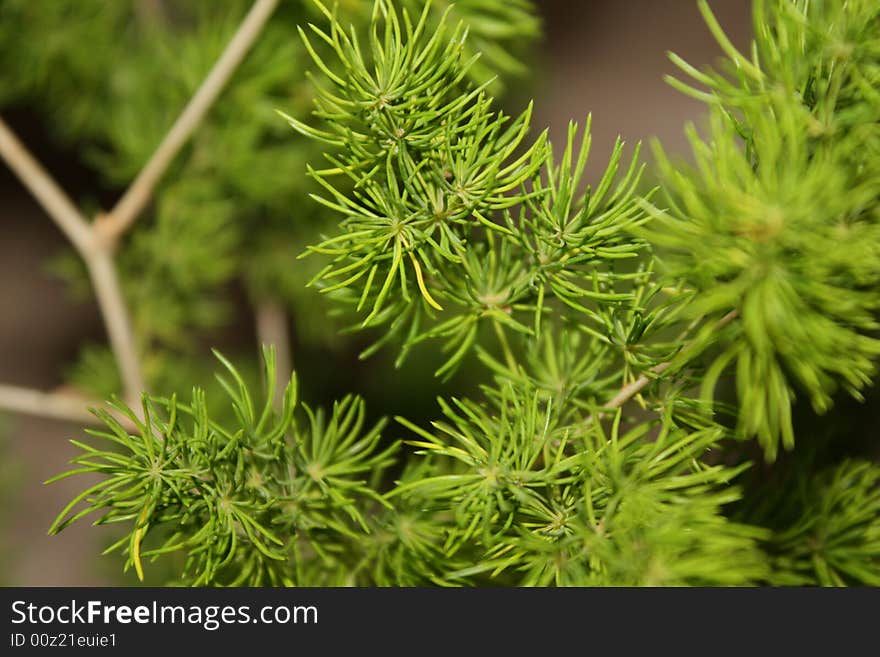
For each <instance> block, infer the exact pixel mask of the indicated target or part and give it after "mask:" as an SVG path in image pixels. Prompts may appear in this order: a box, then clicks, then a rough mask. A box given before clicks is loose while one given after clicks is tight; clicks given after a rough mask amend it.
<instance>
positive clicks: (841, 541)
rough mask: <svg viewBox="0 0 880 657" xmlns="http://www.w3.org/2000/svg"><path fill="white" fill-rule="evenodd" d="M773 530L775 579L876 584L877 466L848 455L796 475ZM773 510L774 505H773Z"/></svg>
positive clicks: (879, 550) (879, 578)
mask: <svg viewBox="0 0 880 657" xmlns="http://www.w3.org/2000/svg"><path fill="white" fill-rule="evenodd" d="M782 508H783V510H784V511H785V515H786V516H787V517H786V518H785V520H786V523H785V526H783V527H782V528H780V529H779V530H778V531H777V532H776V533H775V534H774V536H773V539H772V542H771V552H772V553H775V554H776V555H777V563H776V572H775V573H774V582H775V583H778V584H782V585H795V586H803V585H805V584H806V585H809V584H812V583H814V582H817V583H819V584H821V585H822V586H847V585H851V584H861V585H868V586H878V585H880V522H878V518H880V468H878V467H877V466H876V465H875V464H873V463H869V462H866V461H862V460H847V461H844V462H843V463H840V464H839V465H837V466H835V467H832V468H827V469H825V470H824V471H821V472H819V473H817V474H815V475H813V476H812V477H810V478H808V479H807V478H801V479H800V480H799V481H797V483H796V486H795V487H794V490H793V491H792V494H791V495H790V497H789V499H788V500H786V502H785V505H784V506H783V507H782ZM777 513H778V511H777Z"/></svg>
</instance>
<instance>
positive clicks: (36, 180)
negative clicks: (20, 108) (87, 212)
mask: <svg viewBox="0 0 880 657" xmlns="http://www.w3.org/2000/svg"><path fill="white" fill-rule="evenodd" d="M0 156H2V157H3V159H4V160H5V161H6V164H8V165H9V168H10V169H12V171H13V172H14V173H15V175H17V176H18V178H19V180H21V182H22V183H23V184H24V186H25V187H27V188H28V190H30V192H31V194H33V195H34V198H35V199H37V201H39V203H40V205H42V206H43V209H44V210H46V212H47V213H48V215H49V216H50V217H51V218H52V220H53V221H54V222H55V223H56V224H58V227H59V228H60V229H61V230H62V232H63V233H64V234H65V235H66V236H67V239H69V240H70V241H71V243H73V246H74V247H75V248H76V250H77V251H78V252H79V253H80V255H82V256H83V257H85V255H86V253H88V252H90V251H91V250H92V248H93V242H94V240H93V239H92V231H91V227H90V225H89V222H88V221H87V220H86V219H85V217H83V215H82V214H81V213H80V211H79V210H78V209H77V207H76V205H74V203H73V201H71V200H70V197H68V196H67V194H65V193H64V191H63V190H62V189H61V188H60V187H59V186H58V184H57V183H56V182H55V181H54V180H53V179H52V177H51V176H50V175H49V174H48V173H47V172H46V170H45V169H44V168H43V167H42V166H41V165H40V163H39V162H37V161H36V160H35V159H34V157H33V156H32V155H31V154H30V153H29V152H28V150H27V148H25V146H24V144H22V143H21V141H19V139H18V137H16V135H15V133H14V132H12V130H11V129H10V128H9V126H8V125H6V122H5V121H3V119H2V118H0Z"/></svg>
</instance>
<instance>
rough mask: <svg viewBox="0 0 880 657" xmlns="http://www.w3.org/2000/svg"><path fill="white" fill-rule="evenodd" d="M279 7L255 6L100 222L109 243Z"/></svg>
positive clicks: (264, 1)
mask: <svg viewBox="0 0 880 657" xmlns="http://www.w3.org/2000/svg"><path fill="white" fill-rule="evenodd" d="M277 5H278V0H257V1H256V2H254V4H253V7H251V10H250V11H249V12H248V15H247V16H246V17H245V19H244V21H243V22H242V24H241V26H240V27H239V28H238V31H237V32H236V33H235V36H233V37H232V40H231V41H230V42H229V44H228V45H227V46H226V50H224V51H223V54H222V55H221V56H220V59H218V60H217V63H216V64H214V67H213V68H212V69H211V72H210V73H209V74H208V77H206V78H205V80H204V82H202V85H201V86H200V87H199V89H198V91H196V93H195V95H194V96H193V97H192V99H191V100H190V101H189V103H188V104H187V105H186V107H185V108H184V109H183V112H182V113H181V114H180V116H179V117H178V118H177V121H175V123H174V125H173V126H172V127H171V130H169V131H168V134H166V135H165V138H164V139H163V140H162V143H161V144H159V147H158V148H157V149H156V152H155V153H153V156H152V157H151V158H150V160H149V161H148V162H147V164H146V165H145V166H144V168H143V169H142V170H141V172H140V173H139V174H138V176H137V178H136V179H135V180H134V182H133V183H132V184H131V186H130V187H129V188H128V190H127V191H126V192H125V194H124V195H123V196H122V198H121V199H119V202H118V203H117V204H116V206H115V207H114V208H113V210H112V211H111V212H110V213H109V214H106V215H104V216H103V217H101V218H100V219H99V222H98V223H99V224H103V225H102V226H101V232H102V233H103V235H104V237H105V238H107V239H108V240H109V241H110V242H113V241H115V240H118V239H119V237H120V236H121V235H122V234H123V233H125V231H126V230H128V229H129V228H130V227H131V225H132V224H133V223H134V222H135V220H136V219H137V218H138V215H140V213H141V212H142V211H143V209H144V208H145V207H146V205H147V203H149V200H150V196H151V195H152V193H153V189H154V188H155V187H156V185H157V184H158V182H159V180H160V179H161V177H162V175H163V174H164V173H165V171H166V170H167V169H168V166H169V165H170V164H171V162H172V160H173V159H174V157H175V156H176V155H177V153H178V152H179V151H180V149H181V148H182V147H183V145H184V144H185V143H186V141H187V140H188V139H189V137H190V135H192V133H193V131H194V130H195V128H196V126H197V125H198V124H199V123H200V122H201V120H202V118H204V116H205V114H206V113H207V111H208V110H209V109H210V107H211V105H213V103H214V101H215V100H216V99H217V97H218V96H219V95H220V92H221V91H222V90H223V87H224V86H225V85H226V83H227V82H228V81H229V78H230V77H232V74H233V73H234V72H235V70H236V69H237V68H238V65H239V64H240V63H241V61H242V60H243V59H244V56H245V55H246V54H247V52H248V50H250V48H251V46H252V45H253V43H254V41H256V39H257V36H259V34H260V31H261V30H262V29H263V25H265V23H266V21H267V20H268V19H269V17H270V16H271V15H272V12H273V11H274V10H275V7H276V6H277Z"/></svg>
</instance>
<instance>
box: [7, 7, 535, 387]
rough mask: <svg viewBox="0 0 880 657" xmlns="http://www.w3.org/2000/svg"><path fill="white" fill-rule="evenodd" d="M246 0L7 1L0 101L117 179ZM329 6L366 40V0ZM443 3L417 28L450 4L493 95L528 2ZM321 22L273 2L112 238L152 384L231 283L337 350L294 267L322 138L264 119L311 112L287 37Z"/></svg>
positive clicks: (185, 93)
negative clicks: (154, 183) (255, 35)
mask: <svg viewBox="0 0 880 657" xmlns="http://www.w3.org/2000/svg"><path fill="white" fill-rule="evenodd" d="M250 4H251V3H250V2H249V0H232V1H230V2H214V1H212V0H186V1H184V2H173V3H170V2H158V3H139V2H112V3H107V2H104V1H103V0H60V1H58V2H31V1H30V0H4V1H3V2H2V3H0V68H2V69H3V71H4V81H3V85H2V87H3V88H2V89H0V105H6V104H9V103H14V102H18V103H23V102H32V103H34V104H35V105H36V106H37V107H38V108H39V109H40V111H41V112H42V113H43V114H44V115H45V116H46V118H47V121H46V123H47V125H48V126H49V128H50V130H52V131H53V132H55V133H57V134H58V135H59V136H60V137H61V138H62V139H64V140H65V141H68V142H71V143H73V144H74V145H80V144H82V145H83V147H82V151H83V153H84V157H83V159H84V160H85V164H87V165H88V166H89V167H91V168H92V169H94V170H95V171H96V172H97V173H98V174H99V176H100V178H101V179H102V180H103V181H105V183H106V184H107V185H108V186H111V187H117V186H124V185H127V184H128V183H129V182H130V181H131V180H132V179H133V177H134V176H135V175H136V174H137V173H138V171H140V169H141V167H143V165H144V164H145V163H146V162H147V160H148V159H149V157H150V156H151V155H152V153H153V151H154V150H155V149H156V147H157V146H158V145H159V143H160V141H161V139H162V138H163V137H164V135H165V133H166V132H167V131H168V129H169V128H170V127H171V125H172V124H173V122H174V120H175V119H176V118H177V116H178V115H179V114H180V112H181V111H182V110H183V107H184V106H185V104H186V103H187V101H188V100H189V99H190V97H191V96H192V95H193V93H194V92H195V90H196V89H197V88H198V85H199V84H200V83H201V82H202V80H203V79H204V78H205V76H206V75H207V73H208V71H209V70H210V68H211V66H212V65H213V64H214V62H215V61H216V59H217V57H218V56H219V55H220V53H221V52H222V50H223V48H224V47H225V45H226V43H227V42H228V41H229V39H230V37H231V35H232V34H233V33H234V31H235V29H236V28H237V27H238V24H239V23H240V21H241V19H242V17H243V16H244V15H245V12H246V11H247V9H248V7H249V6H250ZM405 4H408V5H411V6H412V7H417V9H418V11H420V12H421V10H422V7H423V3H422V2H421V0H407V2H406V3H405ZM337 5H338V12H339V19H340V21H342V22H344V23H345V24H347V25H348V24H350V25H352V26H353V29H355V31H356V32H357V33H358V34H359V35H360V38H364V37H365V36H366V33H367V30H368V27H369V22H370V15H371V10H372V6H373V5H372V2H369V1H368V0H345V1H343V2H339V3H337ZM449 5H450V3H447V2H445V1H444V2H437V3H434V5H433V6H432V7H431V8H430V10H429V11H428V12H426V29H427V30H431V31H433V30H434V29H436V28H437V27H438V25H439V24H440V23H441V19H442V16H443V13H444V12H446V11H449V12H451V13H452V14H454V15H455V16H456V17H458V18H460V19H461V20H463V21H465V22H466V24H467V25H468V31H469V33H470V34H471V35H472V37H473V38H472V41H469V42H468V46H467V48H468V55H467V56H468V57H472V56H473V55H474V50H473V48H474V47H475V46H478V45H479V44H483V45H486V46H487V47H486V49H485V51H484V52H483V54H482V56H481V58H480V59H481V62H482V65H481V66H474V67H473V68H472V69H471V75H472V76H473V77H474V79H480V82H481V83H491V85H492V88H493V89H494V90H496V91H500V90H501V89H503V84H502V80H500V79H495V80H494V81H489V80H488V78H489V69H491V70H492V72H493V74H494V73H495V72H496V71H503V72H507V73H509V74H515V73H517V72H520V71H521V69H522V65H521V63H519V62H520V60H521V58H522V55H523V54H524V53H525V52H526V50H527V47H528V44H529V43H531V42H532V41H533V40H534V39H535V38H536V37H537V35H538V32H539V22H538V20H537V18H536V16H535V14H534V12H533V11H532V10H531V9H532V3H531V2H530V1H529V0H516V1H514V2H504V3H502V2H483V1H482V0H480V1H477V2H475V1H472V0H464V1H463V2H459V3H456V5H455V7H454V8H451V7H450V6H449ZM321 18H323V15H322V13H321V10H320V9H319V8H318V7H317V5H315V3H313V2H311V0H284V1H283V2H281V3H280V5H279V8H278V9H277V10H276V12H275V14H274V16H273V17H272V18H271V20H270V21H269V22H268V24H267V25H266V26H265V28H264V30H263V31H262V32H261V35H260V38H259V40H258V41H257V43H256V45H255V46H254V48H253V50H252V51H251V52H250V53H249V54H248V56H247V57H246V59H245V60H244V62H243V63H242V65H241V67H240V68H239V69H238V70H237V71H236V73H235V75H234V76H233V79H232V80H231V81H230V83H229V85H228V87H227V88H226V90H225V91H224V93H223V94H222V97H221V99H220V101H219V102H218V103H217V104H216V106H215V107H212V108H211V111H210V113H209V115H208V116H207V118H206V119H205V121H204V122H203V123H202V125H201V126H200V128H199V130H197V131H196V133H195V134H194V135H193V137H192V139H191V141H190V143H189V144H188V146H187V147H186V149H185V150H184V152H183V153H182V154H181V156H179V157H178V158H177V161H175V163H174V165H173V167H172V170H171V172H170V173H169V175H167V176H166V177H165V179H164V181H163V182H162V183H161V184H160V186H159V189H158V190H157V193H156V198H157V202H156V203H155V205H154V206H153V207H152V208H151V211H150V212H148V213H147V216H145V217H143V218H141V219H140V220H139V221H138V223H137V224H136V225H135V227H134V230H133V231H132V235H131V237H130V238H126V239H125V240H124V241H123V242H122V244H121V245H120V250H119V256H118V260H119V262H120V263H121V269H122V271H121V272H120V273H121V277H122V280H123V285H124V288H125V293H126V297H127V299H128V300H129V303H130V305H131V307H132V310H133V315H134V322H135V325H136V329H137V334H138V341H139V348H140V351H141V356H142V357H143V358H144V359H145V360H148V361H149V362H150V367H149V368H148V374H149V375H150V383H151V384H153V385H159V384H161V383H162V381H163V380H164V379H168V378H174V377H175V374H174V372H173V370H175V369H176V368H178V367H180V365H181V362H182V361H183V360H192V358H191V357H190V355H189V354H190V353H191V352H192V350H193V349H192V348H193V345H194V344H197V343H198V341H200V340H202V339H204V338H205V336H214V335H217V334H218V333H219V332H220V331H222V330H223V329H226V328H228V327H229V326H231V325H233V324H234V322H235V320H236V311H237V310H238V309H237V308H236V306H235V304H234V303H232V299H233V294H231V290H236V289H241V288H243V289H244V290H245V292H246V294H247V297H248V301H249V302H250V304H251V305H253V306H256V305H259V304H260V303H262V302H264V301H267V300H268V301H273V302H278V303H281V304H283V305H284V307H285V308H287V309H288V310H289V312H290V313H291V314H294V315H296V316H297V317H298V318H299V317H301V318H302V321H301V322H299V323H298V334H297V337H298V338H299V339H300V340H301V341H302V342H303V343H304V344H306V345H314V346H321V347H336V348H338V347H340V346H341V345H342V344H344V341H342V340H340V339H339V335H340V333H341V330H340V329H341V328H342V327H343V326H344V324H343V323H341V321H340V322H335V323H331V324H329V326H330V327H331V329H330V330H327V327H328V323H327V319H326V318H327V317H328V315H332V313H331V310H330V308H329V307H328V305H327V304H324V303H322V301H323V299H322V298H320V297H317V296H316V295H314V294H306V293H304V292H305V291H304V290H303V285H302V281H303V279H307V278H310V277H311V276H313V275H314V274H316V273H317V268H316V267H315V263H313V262H304V263H302V264H292V261H293V260H294V259H295V258H296V256H297V255H298V254H299V253H300V252H301V251H302V250H303V248H304V247H305V245H306V244H308V243H311V242H312V241H314V240H315V239H317V235H318V233H319V231H321V230H324V228H325V226H327V225H328V221H329V220H330V219H332V217H331V216H330V215H329V213H327V212H326V211H323V210H322V208H320V207H319V206H315V205H314V204H309V203H304V202H303V199H304V197H305V196H306V195H307V194H308V193H309V192H310V191H314V189H315V186H314V183H313V182H312V181H310V180H309V179H308V178H307V177H306V176H303V175H302V171H303V168H304V167H305V164H306V162H308V161H314V160H315V159H317V158H318V157H319V153H320V146H319V145H318V144H315V143H312V142H309V141H306V140H300V141H298V142H296V143H291V141H290V139H289V137H288V134H289V133H288V130H287V128H286V126H285V124H284V123H283V122H282V121H279V120H278V117H277V114H276V108H279V107H284V108H287V109H288V110H289V111H291V112H294V113H298V112H305V111H306V110H307V109H308V107H309V106H310V103H311V99H312V96H313V91H312V83H313V81H312V80H311V79H309V78H308V77H307V76H306V74H305V70H306V62H307V61H308V58H309V54H308V51H307V50H306V48H305V46H304V44H303V43H302V42H301V41H299V40H298V39H296V38H291V30H292V29H293V26H295V25H297V24H305V23H306V22H307V21H310V20H317V19H321ZM490 43H491V46H489V45H488V44H490ZM84 44H88V45H87V46H86V45H84ZM318 49H319V50H322V48H321V46H320V45H319V46H318ZM317 79H318V80H319V79H320V76H317ZM83 90H87V92H86V93H84V92H83ZM292 208H295V211H294V212H291V209H292ZM53 269H54V271H55V273H56V274H58V275H60V276H61V277H62V278H63V279H64V280H65V281H67V282H68V283H70V284H71V286H72V287H73V288H75V289H76V290H77V291H84V290H88V289H89V286H88V282H87V279H86V273H85V270H84V268H83V267H82V266H80V265H79V264H76V265H75V264H73V262H72V256H71V257H65V258H63V259H59V260H58V261H57V263H56V266H55V267H54V268H53ZM315 317H317V318H319V321H315V320H313V319H312V318H315ZM87 366H88V364H86V363H84V364H83V367H87ZM197 366H198V364H197V363H189V364H187V367H189V368H193V367H197ZM73 367H74V369H75V368H76V367H77V365H74V366H73ZM116 383H118V377H115V376H114V377H109V378H107V379H105V380H104V381H102V382H101V383H100V384H98V385H97V386H95V385H93V386H91V388H95V387H97V388H98V389H101V390H105V389H107V388H108V387H110V386H113V385H115V384H116ZM114 391H115V392H119V391H120V390H119V389H118V388H115V389H114Z"/></svg>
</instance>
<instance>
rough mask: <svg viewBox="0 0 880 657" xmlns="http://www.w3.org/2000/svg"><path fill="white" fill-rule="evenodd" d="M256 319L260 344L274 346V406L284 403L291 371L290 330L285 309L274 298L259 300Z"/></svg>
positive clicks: (277, 406) (279, 406) (280, 405)
mask: <svg viewBox="0 0 880 657" xmlns="http://www.w3.org/2000/svg"><path fill="white" fill-rule="evenodd" d="M255 314H256V320H257V328H256V330H257V340H258V341H259V342H260V344H261V345H266V346H274V347H275V397H274V399H273V402H274V404H275V407H276V408H278V409H280V408H281V407H282V405H283V404H284V389H285V387H286V386H287V382H288V381H289V380H290V375H291V373H292V372H293V359H292V356H291V353H290V331H289V330H288V325H287V322H288V317H287V311H286V310H285V308H284V306H283V305H282V304H281V303H279V302H278V301H277V300H275V299H267V300H263V301H261V302H259V303H258V304H257V306H256V310H255Z"/></svg>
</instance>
